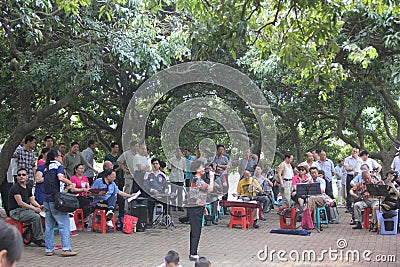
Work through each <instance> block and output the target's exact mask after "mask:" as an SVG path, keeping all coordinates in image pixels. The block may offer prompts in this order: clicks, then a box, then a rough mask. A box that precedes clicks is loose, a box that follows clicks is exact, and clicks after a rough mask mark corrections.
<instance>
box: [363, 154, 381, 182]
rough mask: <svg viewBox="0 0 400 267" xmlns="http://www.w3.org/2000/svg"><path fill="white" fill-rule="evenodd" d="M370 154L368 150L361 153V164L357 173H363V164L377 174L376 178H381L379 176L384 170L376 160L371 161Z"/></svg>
mask: <svg viewBox="0 0 400 267" xmlns="http://www.w3.org/2000/svg"><path fill="white" fill-rule="evenodd" d="M369 156H370V153H369V151H368V150H363V151H361V153H360V158H361V162H360V163H359V164H358V165H357V173H361V171H360V167H361V165H362V164H367V165H368V167H369V170H370V171H373V172H375V176H379V175H378V174H379V173H380V172H381V170H382V166H381V165H380V164H379V163H378V162H377V161H376V160H374V159H371V158H370V157H369Z"/></svg>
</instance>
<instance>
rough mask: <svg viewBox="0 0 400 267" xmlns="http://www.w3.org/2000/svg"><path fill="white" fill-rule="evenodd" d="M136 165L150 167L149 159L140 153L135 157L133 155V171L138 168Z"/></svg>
mask: <svg viewBox="0 0 400 267" xmlns="http://www.w3.org/2000/svg"><path fill="white" fill-rule="evenodd" d="M138 165H143V166H148V167H150V164H149V160H148V159H147V157H145V156H142V155H140V154H136V155H135V157H133V168H134V172H135V171H138V170H139V167H138Z"/></svg>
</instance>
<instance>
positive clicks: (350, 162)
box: [344, 147, 361, 213]
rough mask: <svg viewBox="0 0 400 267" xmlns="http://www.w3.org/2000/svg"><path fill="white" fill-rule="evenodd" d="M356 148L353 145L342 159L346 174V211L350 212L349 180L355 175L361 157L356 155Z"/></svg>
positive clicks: (357, 151)
mask: <svg viewBox="0 0 400 267" xmlns="http://www.w3.org/2000/svg"><path fill="white" fill-rule="evenodd" d="M358 153H359V150H358V148H355V147H353V149H352V150H351V155H350V156H348V157H347V158H345V159H344V167H345V169H346V172H347V176H346V209H347V210H346V213H348V212H351V210H352V208H351V206H352V200H351V195H350V193H349V192H350V189H351V185H350V183H351V181H352V180H353V179H354V177H355V176H356V169H357V168H358V165H359V164H361V159H360V158H359V157H358Z"/></svg>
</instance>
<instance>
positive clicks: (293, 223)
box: [278, 206, 297, 229]
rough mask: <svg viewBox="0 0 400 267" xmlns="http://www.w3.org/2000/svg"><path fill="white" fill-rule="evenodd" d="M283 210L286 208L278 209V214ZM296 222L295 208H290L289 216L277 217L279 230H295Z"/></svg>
mask: <svg viewBox="0 0 400 267" xmlns="http://www.w3.org/2000/svg"><path fill="white" fill-rule="evenodd" d="M284 209H286V207H285V206H282V207H280V208H279V209H278V212H279V211H281V210H284ZM289 216H290V221H289V223H288V222H287V219H288V218H289ZM296 222H297V213H296V208H292V209H291V211H290V213H289V214H285V215H280V216H279V224H280V227H281V229H296Z"/></svg>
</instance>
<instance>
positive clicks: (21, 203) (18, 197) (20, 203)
mask: <svg viewBox="0 0 400 267" xmlns="http://www.w3.org/2000/svg"><path fill="white" fill-rule="evenodd" d="M14 199H15V201H16V202H17V204H18V206H20V207H21V208H24V209H27V210H33V211H34V212H36V213H39V212H41V211H42V209H41V208H40V206H38V207H35V206H32V205H29V204H28V203H25V202H24V201H23V200H22V197H21V195H20V194H16V195H14ZM35 202H36V201H35ZM36 204H37V202H36Z"/></svg>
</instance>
